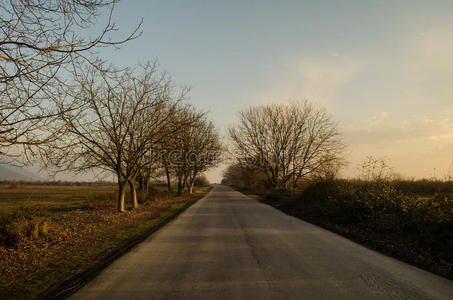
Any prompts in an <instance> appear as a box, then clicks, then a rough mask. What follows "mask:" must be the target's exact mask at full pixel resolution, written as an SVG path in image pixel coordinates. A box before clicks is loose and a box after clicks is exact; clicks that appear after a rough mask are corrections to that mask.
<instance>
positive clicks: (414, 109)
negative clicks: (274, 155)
mask: <svg viewBox="0 0 453 300" xmlns="http://www.w3.org/2000/svg"><path fill="white" fill-rule="evenodd" d="M452 16H453V2H452V1H396V0H395V1H264V0H263V1H246V0H243V1H196V0H192V1H182V0H181V1H168V0H167V1H163V0H162V1H132V0H128V1H125V0H124V1H121V2H120V3H119V4H118V5H117V7H116V11H115V15H114V19H115V22H116V23H117V24H118V26H119V27H120V31H119V32H118V37H120V36H121V34H125V33H128V32H130V30H132V29H133V27H134V26H135V25H136V24H137V23H138V22H139V20H140V18H141V17H143V19H144V23H143V26H142V31H143V34H142V36H141V37H140V38H139V39H137V40H134V41H131V42H129V43H128V44H126V45H124V46H123V47H121V49H120V50H107V51H105V52H103V53H101V54H102V56H103V57H105V58H107V59H109V60H111V61H112V62H113V63H115V64H119V65H122V66H133V65H135V64H137V63H138V62H144V61H147V60H154V59H157V60H158V61H159V63H160V65H161V66H162V68H163V69H164V70H167V71H168V72H169V73H171V74H172V76H173V77H174V79H175V80H176V81H177V83H178V84H180V85H184V84H187V85H190V86H191V87H192V92H191V98H190V100H189V101H190V102H191V103H193V104H194V105H196V106H197V107H199V108H201V109H203V110H209V111H210V116H211V118H212V119H213V120H214V121H215V122H216V124H217V125H218V126H219V128H220V129H221V130H222V131H223V132H225V129H226V128H228V126H229V125H231V124H233V122H234V118H235V115H236V113H237V112H238V111H239V110H241V109H243V108H245V107H247V106H250V105H259V104H265V103H278V102H286V101H288V100H297V99H305V98H307V99H309V100H310V101H312V102H314V103H318V104H319V105H321V106H324V107H325V108H326V109H327V110H328V111H329V113H331V115H332V118H333V119H335V120H336V121H338V122H339V126H340V129H341V131H342V132H343V139H344V141H345V143H346V145H347V151H346V157H347V158H348V160H349V161H350V162H351V163H350V166H349V167H348V168H347V169H346V170H345V171H344V174H345V175H347V176H350V175H354V174H355V172H356V167H357V165H358V164H359V163H360V161H362V160H363V159H364V158H365V157H366V156H367V155H374V156H376V157H382V158H384V157H385V158H386V159H387V160H388V161H389V164H390V165H392V166H393V167H394V169H395V170H396V171H398V172H400V173H401V174H403V175H406V176H409V177H429V176H432V175H433V172H434V171H433V170H434V168H436V170H437V173H436V175H438V176H439V175H444V174H446V173H447V172H448V169H449V168H450V167H449V166H450V164H451V163H453V101H452V100H453V99H452V96H453V18H452ZM220 174H221V171H220V170H219V169H217V170H214V171H212V172H210V173H209V177H210V178H211V180H213V181H215V180H219V178H220Z"/></svg>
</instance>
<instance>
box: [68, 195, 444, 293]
mask: <svg viewBox="0 0 453 300" xmlns="http://www.w3.org/2000/svg"><path fill="white" fill-rule="evenodd" d="M72 298H74V299H108V300H112V299H134V300H135V299H453V281H449V280H447V279H444V278H441V277H438V276H436V275H433V274H431V273H429V272H426V271H423V270H420V269H418V268H416V267H413V266H411V265H408V264H406V263H403V262H400V261H398V260H395V259H393V258H390V257H387V256H385V255H382V254H379V253H377V252H374V251H372V250H369V249H367V248H364V247H362V246H360V245H357V244H355V243H353V242H351V241H349V240H347V239H345V238H342V237H340V236H338V235H336V234H334V233H331V232H329V231H326V230H324V229H321V228H319V227H316V226H314V225H311V224H309V223H306V222H303V221H301V220H298V219H296V218H293V217H290V216H287V215H285V214H283V213H282V212H280V211H278V210H276V209H274V208H272V207H270V206H267V205H264V204H261V203H259V202H258V201H256V200H253V199H251V198H249V197H247V196H244V195H243V194H241V193H239V192H235V191H233V190H231V189H230V188H228V187H224V186H215V187H214V188H213V189H212V190H211V192H210V193H209V194H208V195H207V196H206V197H205V198H203V199H201V200H200V201H198V202H197V203H196V204H194V205H193V206H192V207H190V208H189V209H188V210H187V211H185V212H184V213H183V214H181V215H180V216H179V217H178V218H176V219H175V220H174V221H172V222H171V223H169V224H168V225H166V226H165V227H163V228H162V229H161V230H159V231H158V232H156V233H155V234H154V235H152V236H151V237H150V238H148V239H147V240H145V241H144V242H143V243H141V244H140V245H138V246H137V247H135V248H134V249H133V250H132V251H131V252H129V253H127V254H126V255H124V256H122V257H121V258H120V259H118V260H117V261H115V262H114V263H113V264H112V265H110V266H109V267H107V268H106V269H105V270H104V271H103V272H102V273H101V274H99V276H97V277H96V278H95V279H94V280H92V281H91V282H89V283H88V284H87V285H86V286H85V287H83V288H82V289H81V290H79V291H78V292H77V293H76V294H74V295H73V296H72Z"/></svg>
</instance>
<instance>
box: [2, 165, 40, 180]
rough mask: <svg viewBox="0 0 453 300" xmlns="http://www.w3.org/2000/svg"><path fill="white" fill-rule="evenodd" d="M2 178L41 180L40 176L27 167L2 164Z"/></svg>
mask: <svg viewBox="0 0 453 300" xmlns="http://www.w3.org/2000/svg"><path fill="white" fill-rule="evenodd" d="M0 180H40V177H39V176H38V175H36V174H34V173H33V172H32V171H30V170H27V168H19V167H16V166H11V165H7V164H0Z"/></svg>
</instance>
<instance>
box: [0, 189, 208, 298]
mask: <svg viewBox="0 0 453 300" xmlns="http://www.w3.org/2000/svg"><path fill="white" fill-rule="evenodd" d="M158 190H159V189H158ZM39 191H41V192H42V194H43V195H48V198H46V197H45V196H43V195H40V194H39V193H38V192H39ZM82 191H83V194H82ZM207 191H208V189H207V188H202V189H198V190H197V191H196V194H195V195H194V196H193V197H192V198H191V199H188V198H187V197H174V196H172V197H170V196H165V197H156V199H155V201H149V202H147V203H146V204H143V205H141V206H140V207H139V209H136V210H128V211H126V212H125V213H122V214H119V213H117V212H116V210H115V209H114V208H109V207H103V208H98V209H83V208H84V207H85V205H86V201H89V199H90V197H95V198H96V197H97V198H101V199H102V197H100V196H95V195H102V194H105V193H107V194H108V193H112V191H111V189H110V190H109V187H61V186H58V187H33V186H32V187H17V190H16V188H15V189H13V190H9V191H4V190H2V192H0V194H1V195H2V196H1V199H2V202H3V206H2V207H0V212H3V214H8V213H12V212H14V211H17V208H18V207H23V205H24V204H25V203H26V204H28V205H32V209H33V210H34V209H37V210H38V211H39V215H40V218H41V219H40V220H45V224H46V228H45V229H46V233H45V234H41V235H40V234H38V235H36V236H33V237H31V236H30V235H29V234H27V235H24V236H22V237H21V238H19V239H18V240H17V241H16V243H15V245H14V246H13V247H12V246H7V245H3V246H0V299H11V298H15V299H23V298H27V299H29V298H37V297H39V296H42V295H43V293H45V292H46V291H47V290H49V289H51V288H53V287H55V286H57V285H58V284H59V283H61V282H63V281H64V280H66V279H68V278H70V277H72V276H74V275H76V274H80V273H81V272H83V271H84V270H86V269H88V268H91V267H93V266H95V265H96V264H98V263H99V262H100V261H102V260H103V259H104V258H105V257H106V256H107V255H109V253H112V252H113V251H115V250H116V249H118V248H119V247H121V246H122V245H124V244H125V243H127V242H128V241H130V240H131V239H133V238H134V237H136V236H138V235H140V234H142V233H144V232H146V231H147V230H149V229H150V228H153V227H155V226H157V225H158V224H160V223H162V222H163V221H164V220H165V219H166V218H168V217H169V216H171V215H173V214H175V213H176V212H178V211H179V210H180V208H181V207H183V206H184V205H186V204H187V203H189V202H190V201H192V200H193V199H194V198H195V197H198V198H199V197H201V196H202V195H204V194H205V193H207ZM27 192H31V196H30V194H28V195H29V197H28V198H27V199H28V200H26V202H24V201H23V200H21V199H23V198H22V196H23V195H27ZM157 194H159V193H157ZM6 195H10V196H11V198H12V199H11V198H8V197H7V196H6ZM19 195H21V196H19ZM14 199H18V200H16V201H15V200H14ZM91 201H92V200H91ZM16 202H20V203H16ZM27 209H29V208H27ZM19 210H22V209H19ZM39 224H41V223H39ZM38 231H39V227H38Z"/></svg>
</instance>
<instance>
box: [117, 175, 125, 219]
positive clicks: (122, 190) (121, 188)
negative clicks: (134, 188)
mask: <svg viewBox="0 0 453 300" xmlns="http://www.w3.org/2000/svg"><path fill="white" fill-rule="evenodd" d="M125 185H126V183H124V182H121V181H118V211H119V212H124V195H125V192H126V190H125V188H124V187H125Z"/></svg>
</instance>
